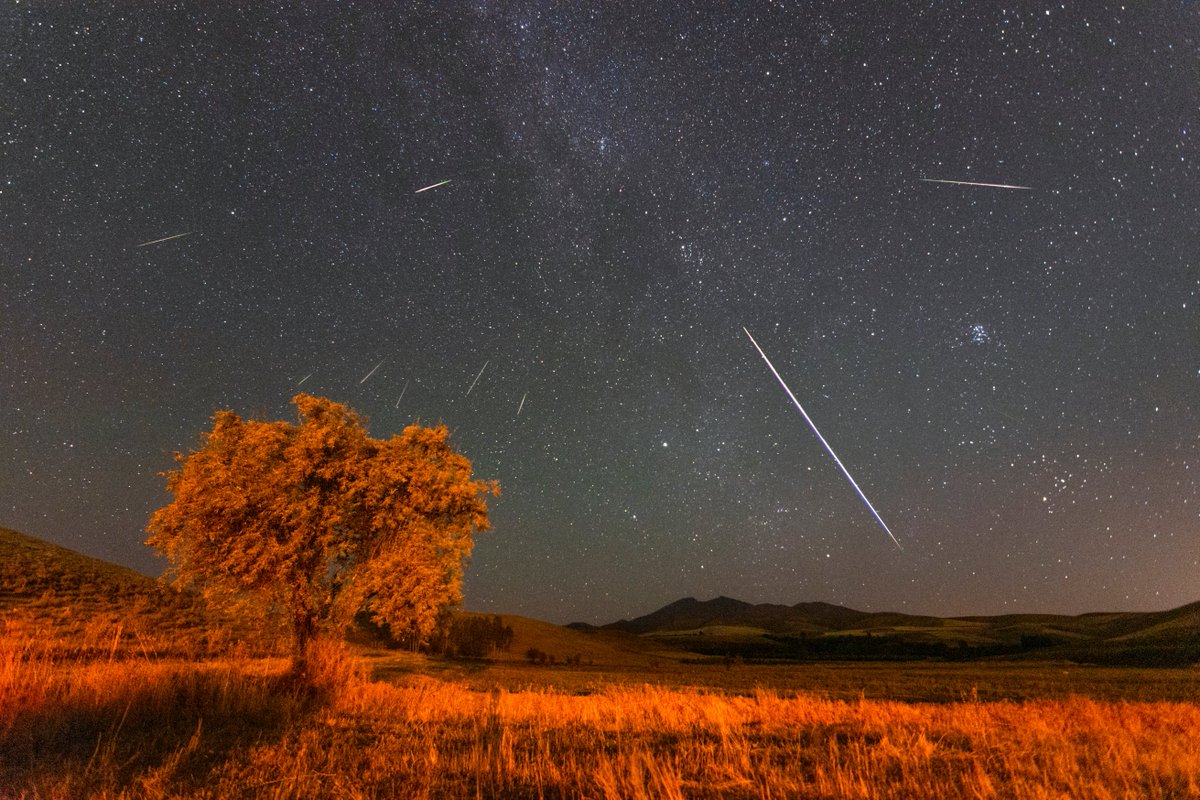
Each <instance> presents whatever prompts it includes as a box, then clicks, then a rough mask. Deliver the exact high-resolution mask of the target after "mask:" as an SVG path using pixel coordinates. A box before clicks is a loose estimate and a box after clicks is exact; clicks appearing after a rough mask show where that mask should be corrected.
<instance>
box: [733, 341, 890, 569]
mask: <svg viewBox="0 0 1200 800" xmlns="http://www.w3.org/2000/svg"><path fill="white" fill-rule="evenodd" d="M742 330H744V331H746V336H749V337H750V343H751V344H752V345H754V349H755V350H757V351H758V354H759V355H760V356H762V359H763V361H765V362H767V367H769V368H770V370H771V374H772V375H774V376H775V380H777V381H779V385H780V386H782V387H783V390H784V391H785V392H787V396H788V397H790V398H792V402H793V403H794V404H795V405H796V408H797V409H799V411H800V414H801V415H802V416H803V417H804V421H805V422H807V423H808V427H810V428H812V429H813V433H815V434H816V435H817V438H818V439H820V440H821V444H823V445H825V449H826V450H828V451H829V455H831V456H833V460H834V461H836V462H837V465H838V466H839V467H841V470H842V474H843V475H845V476H846V480H848V481H850V485H851V486H853V487H854V491H856V492H858V496H859V497H861V498H862V501H863V502H864V503H866V504H867V508H869V509H871V513H872V514H873V515H874V516H875V519H876V521H877V522H879V524H880V525H882V526H883V529H884V530H885V531H886V532H887V535H888V536H891V537H892V541H893V542H895V543H896V547H899V548H900V549H901V550H903V549H904V547H903V545H901V544H900V540H899V539H897V538H896V536H895V534H893V533H892V529H891V528H889V527H888V526H887V523H886V522H884V521H883V517H881V516H879V512H878V511H876V510H875V506H873V505H871V501H870V500H868V499H867V496H866V495H865V494H863V490H862V489H860V488H858V483H857V482H856V481H855V480H854V477H853V476H852V475H851V474H850V470H848V469H846V465H845V464H843V463H842V460H841V459H840V458H838V456H837V453H835V452H833V448H832V447H830V446H829V442H827V441H825V437H824V436H822V435H821V432H820V431H819V430H817V424H816V423H815V422H813V421H812V417H810V416H809V415H808V412H807V411H805V410H804V406H802V405H800V401H799V400H797V399H796V395H794V394H792V390H791V389H789V388H788V385H787V384H786V383H784V381H783V378H782V377H781V376H780V374H779V371H778V370H776V369H775V365H774V364H772V363H771V359H769V358H767V354H766V353H764V352H763V349H762V348H761V347H759V346H758V342H756V341H754V337H753V336H750V331H749V330H746V328H745V327H743V328H742Z"/></svg>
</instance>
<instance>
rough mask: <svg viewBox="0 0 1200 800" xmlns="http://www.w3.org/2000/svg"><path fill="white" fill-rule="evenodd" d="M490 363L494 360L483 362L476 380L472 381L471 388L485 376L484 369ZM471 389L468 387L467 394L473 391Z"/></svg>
mask: <svg viewBox="0 0 1200 800" xmlns="http://www.w3.org/2000/svg"><path fill="white" fill-rule="evenodd" d="M490 363H492V362H491V361H485V362H483V366H482V367H480V368H479V374H478V375H476V376H475V380H473V381H471V389H474V388H475V384H477V383H479V379H480V378H482V377H483V371H484V370H485V369H487V365H488V364H490ZM471 389H467V394H470V393H471ZM467 394H464V395H463V397H466V396H467Z"/></svg>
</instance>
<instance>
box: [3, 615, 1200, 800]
mask: <svg viewBox="0 0 1200 800" xmlns="http://www.w3.org/2000/svg"><path fill="white" fill-rule="evenodd" d="M3 633H4V634H5V635H4V636H3V639H2V640H0V642H2V644H0V797H4V798H9V797H38V798H81V797H98V798H117V797H131V798H132V797H188V798H192V797H194V798H200V797H247V798H249V797H253V798H261V797H280V798H283V797H297V798H299V797H304V798H321V797H338V798H372V797H403V798H408V797H415V798H436V797H488V798H491V797H495V798H558V797H592V798H660V797H665V798H672V797H678V798H682V797H697V798H709V797H735V798H741V797H744V798H760V797H762V798H766V797H773V798H783V797H805V798H810V797H811V798H835V797H836V798H843V797H850V798H854V797H861V798H877V797H882V798H886V797H895V798H952V797H974V798H987V797H1031V798H1044V797H1046V798H1048V797H1055V798H1057V797H1072V798H1076V797H1098V798H1108V797H1112V798H1180V797H1198V796H1200V748H1197V747H1196V746H1195V737H1196V732H1197V731H1200V706H1197V705H1196V704H1195V703H1187V702H1166V701H1158V702H1124V701H1100V700H1095V699H1091V698H1084V697H1077V696H1076V697H1067V698H1062V699H1052V700H1023V701H1011V700H1001V701H976V700H974V699H972V698H970V697H967V698H964V699H963V700H960V701H957V702H946V703H936V704H935V703H904V702H896V701H890V700H874V699H857V700H856V699H837V698H832V697H823V696H819V695H817V694H812V693H807V692H792V691H790V690H788V691H781V690H777V689H771V688H757V689H753V690H749V691H747V692H745V693H734V692H729V691H723V690H721V689H719V688H716V687H715V686H714V687H712V688H694V687H693V688H686V687H669V686H653V685H645V684H643V685H634V684H632V683H626V684H608V683H604V682H603V681H602V680H600V679H598V677H597V676H593V679H595V680H594V682H593V683H592V685H591V688H590V689H587V690H586V692H587V693H584V692H585V690H584V689H582V688H580V687H578V686H577V687H576V688H574V689H572V690H567V689H563V688H548V687H547V686H546V685H544V684H543V685H542V686H540V687H537V684H536V683H535V682H536V681H537V680H538V676H549V675H558V676H559V677H560V678H561V677H562V676H563V675H566V674H567V672H566V671H564V670H555V669H541V670H540V671H539V670H536V669H534V668H530V669H528V670H527V671H526V673H525V674H526V677H527V680H528V681H529V682H530V684H531V685H533V686H534V687H537V688H529V689H525V690H518V691H513V690H509V689H506V688H503V686H500V685H496V686H495V687H494V688H492V689H490V690H481V689H479V688H471V685H470V684H469V683H468V682H465V681H464V680H462V679H461V678H460V677H454V676H450V677H443V678H439V677H432V676H430V675H428V674H420V673H417V672H413V671H411V670H410V671H409V672H407V673H401V672H393V673H392V677H391V679H390V680H389V681H372V680H369V679H368V678H366V677H364V672H363V669H364V667H363V665H364V663H365V662H364V661H363V659H361V658H359V657H353V656H350V655H349V654H347V653H346V651H344V650H341V649H340V648H334V647H330V648H329V649H328V652H327V653H325V655H324V656H323V657H322V658H320V659H319V663H320V664H321V666H322V670H323V671H322V673H321V677H320V680H319V681H318V683H319V685H320V686H319V689H318V691H317V692H316V693H312V692H297V691H296V690H294V689H293V688H291V687H290V686H289V685H288V683H287V681H286V679H285V678H284V671H285V669H286V664H285V662H284V661H282V660H271V659H249V658H241V659H225V660H210V661H202V662H196V661H184V660H152V659H147V658H144V657H139V656H136V655H129V656H127V657H126V658H125V659H124V660H121V659H120V658H112V659H103V658H101V659H93V660H90V661H79V660H71V659H65V658H63V657H62V656H61V655H56V654H55V653H56V651H55V650H54V648H52V647H48V646H47V641H46V639H45V637H37V636H29V635H27V634H25V635H22V634H20V633H19V632H18V631H14V630H6V631H3ZM57 652H61V651H57ZM415 665H416V661H415V660H414V661H413V662H412V663H411V664H410V666H411V667H415ZM517 668H518V667H517V666H516V665H510V666H509V667H508V669H510V670H516V669H517ZM887 669H890V670H892V671H893V675H894V678H893V680H894V681H895V682H896V683H897V684H899V683H903V682H904V681H911V682H920V681H922V680H925V679H927V677H928V676H927V675H926V676H923V675H922V673H920V672H919V671H918V672H917V673H916V674H915V675H914V676H912V677H906V673H905V667H904V665H892V666H889V667H887ZM738 672H739V670H738V669H736V668H735V669H732V670H728V671H727V672H725V673H724V674H729V675H731V676H733V675H736V674H737V673H738ZM743 672H744V671H743ZM586 674H587V673H586V672H580V673H578V675H580V676H583V675H586ZM719 674H722V673H721V672H717V671H716V670H713V671H712V672H711V675H710V677H711V678H712V680H713V681H714V683H715V682H716V680H717V678H716V676H717V675H719ZM759 674H760V676H762V675H767V674H768V673H765V672H764V673H759ZM578 680H579V682H580V683H582V682H583V680H584V679H583V677H579V678H578ZM1045 680H1047V681H1051V680H1052V677H1051V676H1050V675H1047V676H1046V677H1045ZM1131 680H1132V677H1131ZM1160 680H1165V679H1161V678H1160ZM1181 680H1184V681H1185V682H1186V681H1189V680H1190V681H1194V677H1192V678H1188V677H1187V676H1186V673H1183V677H1181ZM911 693H912V692H911V691H910V694H911Z"/></svg>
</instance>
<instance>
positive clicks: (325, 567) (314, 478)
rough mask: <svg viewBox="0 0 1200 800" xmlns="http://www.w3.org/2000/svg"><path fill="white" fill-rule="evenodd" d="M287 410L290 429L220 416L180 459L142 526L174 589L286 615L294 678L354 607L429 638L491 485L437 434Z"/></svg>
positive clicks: (337, 412)
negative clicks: (382, 434) (321, 635)
mask: <svg viewBox="0 0 1200 800" xmlns="http://www.w3.org/2000/svg"><path fill="white" fill-rule="evenodd" d="M293 403H294V404H295V405H296V409H297V412H298V414H299V422H298V424H295V425H293V424H290V423H287V422H260V421H255V420H244V419H242V418H241V417H239V416H238V415H236V414H234V413H233V412H232V411H221V412H218V413H217V414H216V415H215V416H214V418H213V429H212V431H211V432H209V433H206V434H203V435H202V438H201V447H200V449H199V450H196V451H194V452H192V453H190V454H188V455H182V454H179V453H177V454H176V456H175V458H176V460H177V461H178V462H179V464H180V467H179V468H178V469H176V470H173V471H171V472H168V473H166V477H167V489H168V490H169V491H170V492H171V493H172V494H173V495H174V499H173V500H172V501H171V503H169V504H168V505H166V506H164V507H162V508H160V509H159V510H158V511H156V512H155V513H154V515H153V516H152V517H151V518H150V523H149V525H148V528H147V529H148V531H149V532H150V537H149V539H147V543H148V544H150V545H152V546H154V547H156V548H158V549H159V550H161V551H162V552H163V553H165V554H166V556H167V558H168V559H170V561H171V564H172V570H171V571H172V573H173V576H174V579H175V582H176V583H177V584H180V585H184V586H193V587H196V588H198V589H200V590H202V591H203V592H204V593H205V594H206V595H208V596H210V597H222V596H225V597H239V598H243V599H244V598H245V597H247V596H251V597H255V598H258V599H259V600H260V601H262V602H265V603H267V604H270V605H271V606H272V607H274V608H277V609H279V610H281V611H282V612H284V614H285V615H286V616H287V618H288V619H289V620H290V622H291V625H292V627H293V631H294V633H295V642H296V654H297V657H296V661H295V669H296V671H297V672H298V673H304V672H305V670H306V663H305V655H306V653H307V651H308V644H309V642H310V641H311V639H312V638H313V637H314V636H315V635H316V634H317V633H318V632H320V631H321V630H323V629H328V628H337V627H341V626H344V625H345V624H347V623H348V622H349V621H350V620H351V619H352V618H353V616H354V615H355V614H356V613H358V612H360V611H365V612H367V614H368V615H369V616H370V618H371V619H372V620H373V621H375V622H377V623H379V624H384V625H387V626H388V627H390V628H391V629H392V630H393V631H395V632H396V633H398V634H408V635H411V636H415V637H416V638H417V639H426V638H428V637H429V635H430V634H431V633H432V632H433V629H434V626H435V625H436V623H437V620H438V616H439V614H440V613H441V612H442V611H443V610H445V609H446V608H448V607H450V606H452V605H455V604H457V603H458V602H460V601H461V598H462V570H463V560H464V559H465V558H466V556H467V555H468V554H469V553H470V551H471V547H472V544H473V539H472V537H473V534H474V533H475V532H477V531H483V530H486V529H487V528H488V517H487V503H486V501H485V499H484V498H485V496H486V495H487V494H489V493H491V494H498V493H499V488H498V486H497V485H496V484H495V483H494V482H488V481H480V480H473V479H472V478H471V462H470V461H469V460H468V459H467V458H466V457H464V456H462V455H461V454H459V453H457V452H455V451H454V450H453V449H452V448H451V447H450V445H449V442H448V438H449V434H448V431H447V430H446V428H445V427H444V426H440V427H437V428H424V427H420V426H416V425H413V426H410V427H408V428H406V429H405V430H404V432H403V433H402V434H399V435H396V436H393V437H392V438H391V439H388V440H379V439H373V438H371V437H370V436H368V435H367V433H366V430H365V429H364V427H363V425H362V423H361V422H360V420H359V418H358V416H357V415H356V414H355V413H354V412H353V411H351V410H350V409H348V408H347V407H346V406H344V405H341V404H339V403H334V402H332V401H330V400H328V399H325V398H318V397H312V396H310V395H306V394H300V395H297V396H296V397H295V398H294V399H293Z"/></svg>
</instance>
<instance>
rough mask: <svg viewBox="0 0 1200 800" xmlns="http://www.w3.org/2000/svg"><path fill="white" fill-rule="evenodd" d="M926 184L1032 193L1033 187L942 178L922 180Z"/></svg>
mask: <svg viewBox="0 0 1200 800" xmlns="http://www.w3.org/2000/svg"><path fill="white" fill-rule="evenodd" d="M921 180H923V181H925V182H926V183H952V184H954V185H955V186H986V187H988V188H989V189H1024V190H1025V191H1027V192H1032V191H1033V187H1032V186H1014V185H1013V184H1011V183H979V182H977V181H944V180H941V179H940V178H921Z"/></svg>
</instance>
